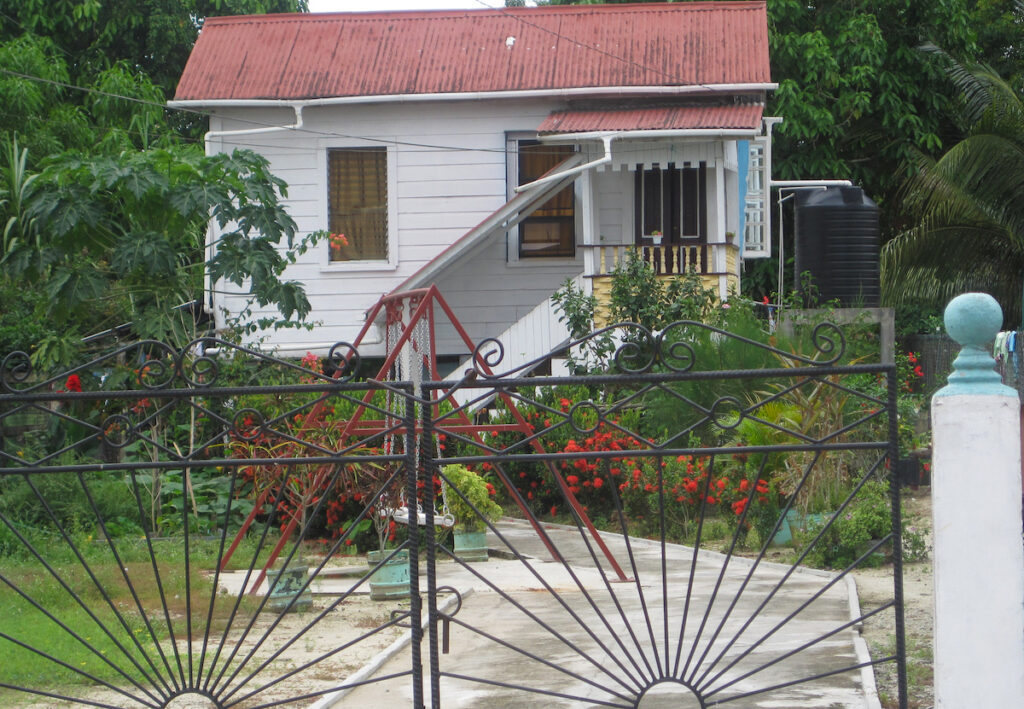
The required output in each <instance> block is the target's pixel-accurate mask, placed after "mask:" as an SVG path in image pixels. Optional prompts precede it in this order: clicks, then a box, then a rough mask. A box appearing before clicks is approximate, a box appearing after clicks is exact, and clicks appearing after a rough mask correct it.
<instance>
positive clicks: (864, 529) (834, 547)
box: [798, 480, 892, 569]
mask: <svg viewBox="0 0 1024 709" xmlns="http://www.w3.org/2000/svg"><path fill="white" fill-rule="evenodd" d="M890 510H891V508H890V505H889V485H888V484H887V483H885V482H883V481H880V480H870V481H868V482H867V483H865V484H864V487H862V488H861V490H860V492H858V493H857V496H856V497H855V498H854V499H853V500H852V501H851V502H850V504H849V505H847V506H846V508H845V509H844V510H843V511H842V512H841V513H839V516H838V518H836V519H835V520H834V521H833V522H832V524H831V526H829V527H828V528H827V529H825V532H824V534H822V536H821V539H819V540H818V543H817V544H815V546H814V548H813V549H812V550H811V552H810V553H809V554H808V555H807V562H808V563H809V564H811V565H812V566H821V567H827V568H836V569H843V568H846V567H847V566H849V565H850V564H852V563H853V562H854V561H856V560H857V559H858V558H860V557H861V555H863V554H864V553H865V552H866V551H867V550H868V549H869V548H870V547H871V542H872V541H873V540H876V539H881V538H883V537H885V536H886V535H888V534H889V533H890V532H891V531H892V516H891V512H890ZM826 524H828V520H827V519H826V520H823V521H819V522H812V523H811V524H809V525H808V526H807V529H806V530H805V531H803V532H801V533H799V535H798V538H799V541H801V542H803V543H810V542H811V541H813V540H814V538H815V537H816V536H817V535H818V533H819V532H821V530H822V529H823V528H824V527H825V525H826ZM873 563H876V562H873V561H872V560H871V558H870V557H869V559H866V560H865V562H863V563H862V564H861V565H862V566H870V565H872V564H873Z"/></svg>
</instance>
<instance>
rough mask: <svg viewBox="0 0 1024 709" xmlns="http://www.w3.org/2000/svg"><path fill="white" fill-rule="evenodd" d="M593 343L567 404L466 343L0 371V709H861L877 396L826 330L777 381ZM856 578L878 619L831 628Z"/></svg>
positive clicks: (750, 349)
mask: <svg viewBox="0 0 1024 709" xmlns="http://www.w3.org/2000/svg"><path fill="white" fill-rule="evenodd" d="M622 332H623V333H624V334H622V335H621V339H620V342H622V343H624V344H621V346H620V347H619V348H618V349H617V350H616V351H615V352H614V353H612V354H611V355H609V356H608V358H607V359H606V360H605V361H604V362H603V365H602V366H603V369H598V370H597V373H590V374H588V375H585V376H565V377H551V376H548V377H526V376H520V375H521V374H522V372H508V373H503V374H500V375H495V374H493V373H492V368H493V369H500V356H497V357H496V356H493V355H490V354H488V349H489V348H490V347H491V346H492V345H485V346H483V347H482V348H481V349H480V351H479V357H478V365H477V368H476V369H475V370H474V371H472V372H470V373H468V374H466V375H465V376H463V377H462V378H461V379H459V380H454V379H452V380H446V381H434V380H431V379H429V378H427V379H423V378H421V377H419V376H417V377H413V378H412V381H393V382H388V381H373V380H364V379H360V378H359V377H358V376H357V375H358V373H359V357H358V354H357V353H355V352H354V351H352V350H351V348H349V347H348V346H345V345H339V346H338V347H336V348H335V351H334V352H332V355H331V357H330V358H328V361H327V370H328V371H327V372H324V371H323V367H322V365H321V364H320V363H318V362H317V361H315V359H307V360H305V361H303V362H302V363H297V362H292V361H286V360H281V359H277V358H273V357H269V356H267V355H264V354H260V353H258V352H254V351H251V350H247V349H245V348H241V347H238V346H237V345H233V344H231V343H228V342H223V341H219V340H211V339H204V340H199V341H196V342H194V343H191V344H189V345H188V346H186V347H184V348H182V349H180V350H172V349H171V348H168V347H166V346H164V345H162V344H160V343H155V342H143V343H138V344H133V345H131V346H127V347H124V348H121V349H119V350H117V351H115V352H112V353H110V354H109V355H106V356H103V357H100V358H97V359H95V360H93V361H91V362H88V363H87V364H83V365H80V366H75V367H72V368H69V369H68V370H67V371H63V372H60V373H59V374H54V375H47V374H45V373H40V372H36V371H34V369H33V367H32V366H31V363H30V361H29V359H28V357H27V356H25V355H24V354H21V353H14V354H12V355H9V356H8V357H7V358H5V359H4V360H3V364H2V382H3V391H2V394H0V431H2V436H3V438H2V441H0V475H2V478H0V485H2V488H0V582H2V584H0V702H2V703H4V704H5V705H9V704H15V703H18V702H21V703H24V704H27V705H31V706H64V705H75V704H82V705H89V706H101V707H137V706H138V707H158V708H162V707H185V706H189V707H192V706H195V707H235V706H237V707H265V706H277V705H288V706H311V705H315V706H317V707H327V706H348V705H359V706H378V705H379V706H383V705H387V706H391V705H394V706H403V705H411V706H412V707H434V708H437V707H446V708H447V707H470V706H481V707H482V706H488V707H491V706H500V707H519V706H534V705H536V704H537V703H538V702H540V703H541V704H542V705H544V706H566V707H569V706H575V707H599V706H608V707H639V708H642V709H652V708H654V707H660V706H666V707H667V706H672V707H711V706H718V705H722V706H729V707H757V706H774V707H778V706H787V707H800V706H822V704H821V701H822V698H823V697H826V698H828V700H829V701H830V702H832V703H831V704H830V706H854V705H856V706H862V705H863V696H864V693H865V692H866V691H870V690H871V686H872V685H871V683H872V679H871V678H872V676H873V675H872V670H873V668H874V667H875V666H876V665H885V664H890V663H891V664H893V665H894V666H895V667H896V670H897V674H898V676H899V678H900V686H901V687H905V681H906V680H905V669H904V660H903V654H904V649H903V626H902V598H901V582H900V579H901V554H900V548H901V544H900V517H899V515H900V511H899V504H898V502H899V501H898V494H899V492H898V486H897V485H892V486H890V485H889V484H888V482H889V477H890V475H889V470H890V467H891V466H890V461H891V460H892V459H893V458H894V456H895V455H896V443H895V441H896V425H897V423H896V420H895V416H894V413H893V412H894V410H895V402H896V393H897V382H896V376H895V371H894V369H893V368H892V367H889V366H882V365H863V364H861V365H858V364H844V362H846V361H848V359H849V358H848V356H847V355H845V354H844V342H843V339H842V335H841V333H840V332H839V331H838V330H837V329H836V328H834V327H832V326H823V327H820V328H818V329H817V330H816V331H815V332H814V336H813V343H814V344H815V346H816V349H813V350H812V354H811V355H809V356H798V355H794V354H792V353H789V352H786V351H783V350H779V349H774V348H772V347H770V346H767V345H763V344H759V343H756V342H752V341H750V340H746V339H743V338H740V337H736V336H733V335H730V334H728V333H724V332H721V331H717V330H715V329H713V328H708V327H706V326H702V325H697V324H694V323H678V324H676V325H674V326H672V327H671V328H669V329H667V330H666V331H664V332H662V333H658V334H653V333H649V332H646V331H644V330H643V329H642V328H637V327H636V326H628V327H626V328H625V329H624V330H623V331H622ZM585 349H586V348H584V350H585ZM709 353H710V354H711V355H712V356H713V364H708V361H707V360H706V359H705V358H706V357H707V356H708V354H709ZM751 363H756V368H755V367H754V366H751ZM594 364H596V362H595V361H592V362H591V365H594ZM592 369H593V367H592ZM496 500H497V501H500V502H501V504H502V505H503V506H504V510H503V514H504V516H503V517H500V518H499V516H498V515H497V514H496V512H495V510H494V509H493V507H492V504H493V502H494V501H496ZM453 524H454V526H455V527H458V528H462V527H467V528H474V527H476V528H480V529H482V530H483V532H484V534H485V536H484V538H483V541H480V540H478V541H476V542H473V541H470V542H469V550H468V551H464V550H462V549H461V548H457V547H456V545H457V543H458V542H455V543H453V541H452V537H453V534H452V529H451V527H452V526H453ZM879 530H880V531H879ZM470 531H472V529H470ZM460 540H461V535H460ZM380 541H383V543H384V548H383V550H382V552H381V554H380V555H379V556H378V557H377V558H375V559H373V560H371V561H369V562H368V561H367V560H366V558H365V557H364V556H363V555H362V552H365V551H366V550H367V548H374V547H376V546H377V545H378V544H379V542H380ZM356 551H358V552H360V553H359V554H356V553H355V552H356ZM474 555H475V557H474ZM488 557H490V558H489V560H487V561H486V562H485V561H484V560H485V559H487V558H488ZM474 558H476V559H477V560H471V559H474ZM393 562H398V563H397V564H396V563H393ZM876 562H886V563H889V562H891V563H892V565H893V569H894V585H893V596H892V599H891V600H890V601H888V602H886V603H882V604H880V605H879V606H877V607H872V608H866V609H861V608H858V607H856V604H853V605H851V602H850V595H849V594H850V592H849V588H848V585H849V584H848V579H849V574H850V572H851V571H852V570H853V569H856V568H857V567H860V566H862V565H865V564H871V563H876ZM811 564H814V565H816V566H818V567H827V568H829V569H831V570H830V571H819V570H809V569H808V568H807V566H808V565H811ZM396 567H397V570H394V569H395V568H396ZM265 569H269V570H270V575H269V576H268V577H267V579H264V578H263V571H264V570H265ZM388 573H394V574H396V575H395V576H391V577H388V576H386V574H388ZM376 598H381V599H383V600H374V599H376ZM882 617H888V618H889V619H890V620H891V621H892V622H893V624H894V627H895V632H896V649H895V651H894V652H893V653H892V654H891V655H890V656H885V657H879V656H875V657H873V658H872V657H869V656H868V655H867V654H866V652H865V649H864V643H863V642H862V641H860V640H858V638H857V628H858V627H859V625H860V624H861V623H863V622H875V621H876V620H877V619H879V618H882ZM905 694H906V693H905V691H904V690H902V689H901V690H900V695H901V696H900V700H899V701H900V706H905V702H906V700H905Z"/></svg>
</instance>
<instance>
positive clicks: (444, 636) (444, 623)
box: [436, 586, 462, 655]
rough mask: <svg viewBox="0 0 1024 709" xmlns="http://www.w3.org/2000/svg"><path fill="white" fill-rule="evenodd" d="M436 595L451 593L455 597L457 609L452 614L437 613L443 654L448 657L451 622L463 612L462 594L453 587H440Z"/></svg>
mask: <svg viewBox="0 0 1024 709" xmlns="http://www.w3.org/2000/svg"><path fill="white" fill-rule="evenodd" d="M436 593H437V594H441V593H451V594H454V596H455V599H454V600H455V607H454V608H453V609H452V610H451V611H450V612H442V611H441V610H438V612H437V617H438V619H439V620H440V621H441V654H442V655H447V654H448V652H449V649H450V644H451V643H450V641H451V625H452V623H451V621H452V618H454V617H455V615H456V614H457V613H458V612H459V611H460V610H462V594H460V593H459V592H458V590H457V589H455V588H454V587H452V586H438V587H437V591H436ZM449 602H450V601H449ZM446 603H448V602H446Z"/></svg>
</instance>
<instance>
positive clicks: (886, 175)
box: [768, 0, 975, 209]
mask: <svg viewBox="0 0 1024 709" xmlns="http://www.w3.org/2000/svg"><path fill="white" fill-rule="evenodd" d="M768 7H769V22H770V35H769V39H770V43H771V61H772V74H773V77H774V78H775V80H776V81H777V82H778V83H779V88H778V90H777V91H776V92H775V93H774V96H773V97H772V98H771V100H770V106H769V113H771V114H774V115H779V116H783V117H784V118H785V122H784V123H783V124H782V125H781V126H779V127H778V129H777V139H776V141H775V146H774V149H775V155H776V157H777V161H776V164H775V173H776V175H777V176H778V177H779V178H780V179H807V178H815V177H819V178H827V177H837V178H848V179H852V180H853V181H855V182H856V183H858V184H860V185H862V186H863V187H864V188H865V189H866V190H867V191H868V193H869V194H871V195H872V196H873V197H874V198H875V200H876V201H878V202H879V203H880V204H881V205H882V206H883V209H885V208H886V206H887V205H886V204H885V202H886V199H885V197H886V195H887V194H888V193H889V192H890V191H891V189H892V188H894V187H896V186H898V184H899V182H900V180H901V179H902V178H901V175H904V176H905V174H906V173H905V170H904V168H903V166H904V165H906V164H907V160H908V159H909V158H910V157H911V156H912V155H913V154H914V151H923V152H926V153H932V152H934V151H936V150H938V149H939V148H940V147H941V144H942V140H941V137H940V136H941V134H942V132H943V125H942V119H943V116H944V115H945V113H946V109H947V106H948V98H947V95H948V93H949V89H948V84H947V83H946V82H945V78H944V75H943V72H942V70H941V67H940V66H938V65H936V63H935V62H933V61H931V57H929V56H928V55H926V54H924V53H922V52H920V51H919V50H918V47H919V46H920V45H921V44H922V43H924V42H926V41H932V42H934V43H936V44H939V45H940V46H943V47H945V48H947V50H949V51H950V52H952V53H954V54H956V55H957V56H963V55H966V56H972V53H973V52H974V51H975V46H974V42H973V36H972V30H971V27H970V17H969V13H968V10H967V3H966V0H949V1H948V2H934V0H881V1H879V2H864V1H863V0H858V1H857V2H847V3H837V2H819V1H814V0H812V1H811V2H805V1H803V0H773V1H771V2H769V3H768Z"/></svg>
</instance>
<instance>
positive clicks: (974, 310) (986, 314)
mask: <svg viewBox="0 0 1024 709" xmlns="http://www.w3.org/2000/svg"><path fill="white" fill-rule="evenodd" d="M943 319H944V320H945V323H946V332H948V333H949V336H950V337H952V338H953V339H954V340H956V341H957V342H959V343H960V344H961V345H963V346H964V347H983V346H984V345H986V344H988V343H989V342H992V340H994V339H995V337H996V335H998V334H999V329H1000V328H1001V327H1002V326H1003V309H1002V308H1000V307H999V303H997V302H996V299H995V298H993V297H992V296H990V295H989V294H988V293H964V294H962V295H958V296H957V297H956V298H953V300H951V301H949V305H947V306H946V311H945V314H944V316H943Z"/></svg>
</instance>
